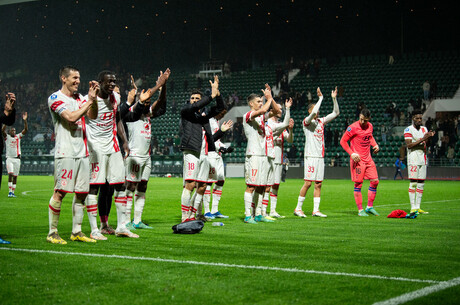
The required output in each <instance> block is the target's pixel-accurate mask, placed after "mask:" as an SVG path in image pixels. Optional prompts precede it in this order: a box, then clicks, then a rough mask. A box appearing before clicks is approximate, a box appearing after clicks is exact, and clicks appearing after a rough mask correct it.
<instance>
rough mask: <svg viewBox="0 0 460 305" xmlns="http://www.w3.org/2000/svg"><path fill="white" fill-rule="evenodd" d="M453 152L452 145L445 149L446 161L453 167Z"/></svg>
mask: <svg viewBox="0 0 460 305" xmlns="http://www.w3.org/2000/svg"><path fill="white" fill-rule="evenodd" d="M454 157H455V150H454V147H453V146H452V145H449V148H448V149H447V159H448V160H449V164H450V165H454Z"/></svg>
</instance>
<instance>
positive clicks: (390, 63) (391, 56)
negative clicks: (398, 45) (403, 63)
mask: <svg viewBox="0 0 460 305" xmlns="http://www.w3.org/2000/svg"><path fill="white" fill-rule="evenodd" d="M394 62H395V58H394V57H393V55H391V54H390V56H389V58H388V64H389V65H392V64H394Z"/></svg>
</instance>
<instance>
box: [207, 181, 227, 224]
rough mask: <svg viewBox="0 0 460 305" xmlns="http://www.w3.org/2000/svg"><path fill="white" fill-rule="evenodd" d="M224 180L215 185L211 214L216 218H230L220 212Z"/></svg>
mask: <svg viewBox="0 0 460 305" xmlns="http://www.w3.org/2000/svg"><path fill="white" fill-rule="evenodd" d="M224 183H225V181H224V180H219V181H217V182H216V184H215V185H214V189H213V191H212V207H211V214H212V215H213V216H214V217H215V218H228V216H226V215H224V214H222V213H221V212H220V211H219V202H220V198H221V197H222V188H223V187H224Z"/></svg>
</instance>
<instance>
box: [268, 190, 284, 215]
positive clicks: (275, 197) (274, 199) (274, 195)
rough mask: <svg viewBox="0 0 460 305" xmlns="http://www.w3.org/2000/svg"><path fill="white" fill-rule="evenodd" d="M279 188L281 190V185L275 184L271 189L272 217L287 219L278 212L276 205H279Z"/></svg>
mask: <svg viewBox="0 0 460 305" xmlns="http://www.w3.org/2000/svg"><path fill="white" fill-rule="evenodd" d="M279 188H280V185H279V184H274V185H273V186H272V187H271V190H270V217H274V218H285V216H281V215H280V214H278V212H277V211H276V205H277V203H278V190H279Z"/></svg>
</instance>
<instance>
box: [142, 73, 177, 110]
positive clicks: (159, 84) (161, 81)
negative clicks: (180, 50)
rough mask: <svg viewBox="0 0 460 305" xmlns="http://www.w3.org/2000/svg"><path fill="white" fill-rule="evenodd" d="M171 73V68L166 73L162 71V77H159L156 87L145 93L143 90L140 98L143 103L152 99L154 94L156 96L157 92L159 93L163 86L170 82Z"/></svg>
mask: <svg viewBox="0 0 460 305" xmlns="http://www.w3.org/2000/svg"><path fill="white" fill-rule="evenodd" d="M170 73H171V71H170V70H169V68H167V69H166V70H165V72H164V73H163V71H160V76H159V77H158V80H157V82H156V84H155V86H153V87H152V88H149V89H147V91H145V92H144V90H142V93H141V97H140V99H141V101H142V102H144V101H146V100H148V99H150V98H151V97H152V96H153V94H155V92H157V91H158V90H159V89H160V88H161V87H163V85H164V84H165V83H166V81H167V80H168V78H169V74H170ZM144 93H145V95H144Z"/></svg>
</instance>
